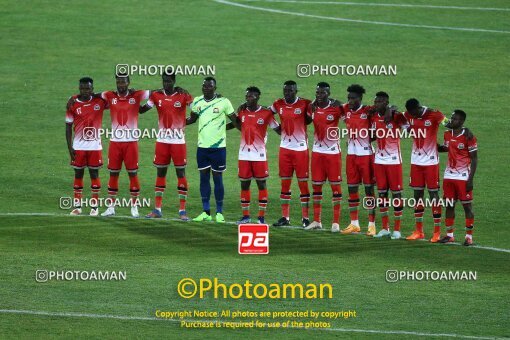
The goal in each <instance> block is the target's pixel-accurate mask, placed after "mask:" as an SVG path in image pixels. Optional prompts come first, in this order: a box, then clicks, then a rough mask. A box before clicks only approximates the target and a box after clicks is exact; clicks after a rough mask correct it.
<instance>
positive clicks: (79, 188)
mask: <svg viewBox="0 0 510 340" xmlns="http://www.w3.org/2000/svg"><path fill="white" fill-rule="evenodd" d="M73 191H74V204H73V206H75V207H81V197H82V193H83V178H76V177H75V178H74V183H73Z"/></svg>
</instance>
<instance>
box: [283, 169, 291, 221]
mask: <svg viewBox="0 0 510 340" xmlns="http://www.w3.org/2000/svg"><path fill="white" fill-rule="evenodd" d="M291 181H292V180H291V179H290V178H289V179H287V178H285V179H282V192H281V194H280V204H281V206H282V216H283V217H286V218H287V219H289V216H290V211H289V210H290V197H291V193H290V184H291Z"/></svg>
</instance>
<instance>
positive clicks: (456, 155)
mask: <svg viewBox="0 0 510 340" xmlns="http://www.w3.org/2000/svg"><path fill="white" fill-rule="evenodd" d="M444 145H445V146H446V147H448V164H447V166H446V169H445V171H444V178H445V179H457V180H461V181H467V180H468V178H469V172H470V171H471V157H470V156H469V153H470V152H473V151H476V150H478V145H477V144H476V138H475V137H474V136H473V138H472V139H470V140H469V139H467V137H466V134H465V130H464V129H462V132H461V133H460V135H458V136H455V135H454V134H453V130H451V131H446V132H445V133H444Z"/></svg>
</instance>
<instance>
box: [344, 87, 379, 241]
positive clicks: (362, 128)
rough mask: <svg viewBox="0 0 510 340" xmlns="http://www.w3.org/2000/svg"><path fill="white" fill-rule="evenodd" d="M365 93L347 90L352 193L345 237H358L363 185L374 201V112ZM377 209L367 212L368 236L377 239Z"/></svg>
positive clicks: (350, 194)
mask: <svg viewBox="0 0 510 340" xmlns="http://www.w3.org/2000/svg"><path fill="white" fill-rule="evenodd" d="M364 93H365V89H364V88H363V87H362V86H361V85H357V84H353V85H351V86H349V87H348V88H347V100H348V104H345V105H344V106H343V109H344V117H343V120H344V121H345V125H346V126H347V131H348V134H349V138H348V140H347V160H346V163H347V164H346V174H347V186H348V189H349V214H350V218H351V223H350V224H349V225H348V226H347V227H346V228H344V229H342V230H341V231H340V232H341V233H342V234H352V233H359V232H360V230H361V229H360V226H359V221H358V207H359V194H358V188H359V186H360V185H361V184H363V185H364V186H365V196H366V197H368V198H371V199H372V200H374V184H375V178H374V169H373V168H374V151H373V149H372V145H371V123H370V112H371V110H372V108H371V107H370V106H367V105H363V104H362V103H361V102H362V100H363V94H364ZM375 234H376V228H375V207H372V209H368V230H367V232H366V235H367V236H374V235H375Z"/></svg>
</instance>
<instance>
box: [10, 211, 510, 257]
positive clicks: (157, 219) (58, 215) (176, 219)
mask: <svg viewBox="0 0 510 340" xmlns="http://www.w3.org/2000/svg"><path fill="white" fill-rule="evenodd" d="M0 216H21V217H23V216H25V217H30V216H51V217H71V218H86V217H90V218H98V219H102V220H104V219H109V218H118V219H128V220H133V219H134V220H136V219H137V218H134V217H132V216H119V215H114V216H108V217H102V216H94V217H91V216H88V215H86V214H84V215H78V216H71V215H68V214H57V213H0ZM139 219H142V220H152V221H161V222H168V221H177V222H183V223H188V222H193V221H191V220H189V221H183V220H181V219H179V218H164V217H162V218H150V219H149V218H143V217H140V218H139ZM193 223H211V224H213V223H216V222H215V221H214V220H213V221H209V222H193ZM223 224H230V225H235V226H236V227H237V223H236V222H225V223H223ZM273 228H282V229H299V230H303V227H299V226H282V227H273ZM317 231H326V232H329V230H328V229H319V230H314V231H313V232H317ZM353 235H363V236H365V234H364V233H361V232H360V233H354V234H353ZM403 240H405V239H403ZM422 241H426V240H422ZM449 245H456V246H461V245H462V244H461V243H459V242H453V243H448V244H446V245H445V246H449ZM469 248H476V249H485V250H491V251H496V252H501V253H510V249H505V248H496V247H485V246H478V245H474V246H469Z"/></svg>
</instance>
